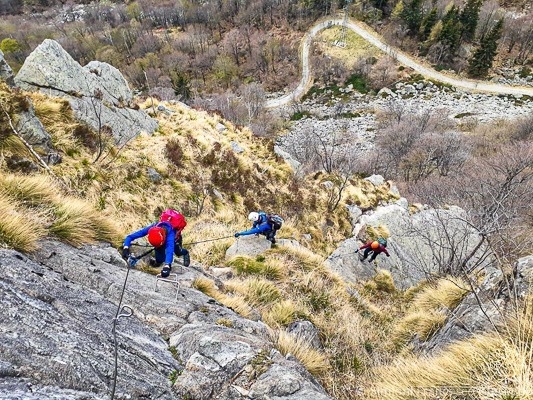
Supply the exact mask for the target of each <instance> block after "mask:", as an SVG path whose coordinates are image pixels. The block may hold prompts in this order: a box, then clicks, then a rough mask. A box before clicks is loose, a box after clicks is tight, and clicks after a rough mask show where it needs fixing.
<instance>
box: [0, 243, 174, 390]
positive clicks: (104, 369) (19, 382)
mask: <svg viewBox="0 0 533 400" xmlns="http://www.w3.org/2000/svg"><path fill="white" fill-rule="evenodd" d="M0 265H1V268H2V281H1V282H0V293H1V296H0V299H1V307H2V321H1V323H0V324H1V331H2V336H1V339H0V359H1V360H2V362H3V363H9V364H11V366H12V369H13V371H15V373H16V378H14V377H13V378H9V377H7V378H6V377H3V378H2V380H3V382H2V386H4V387H11V388H12V390H13V392H15V393H17V392H18V393H20V394H21V395H22V397H23V398H26V397H25V396H26V394H27V393H29V395H30V396H35V397H30V398H58V399H59V398H72V399H81V398H91V399H92V398H99V397H96V396H95V394H99V395H101V396H103V395H104V394H106V392H107V390H108V389H109V388H110V384H111V377H112V374H113V359H112V354H113V350H112V349H113V348H112V343H113V337H112V334H111V321H112V318H113V317H114V314H115V311H116V307H115V306H114V305H113V304H112V303H111V302H109V301H108V300H106V299H104V298H103V297H102V295H100V294H98V293H94V292H91V291H88V290H86V289H84V288H83V286H82V285H80V284H79V283H76V282H73V281H70V280H68V279H65V276H63V275H62V274H61V273H58V272H56V271H54V270H52V269H50V268H47V267H46V266H40V265H38V264H37V263H35V262H32V261H31V260H29V259H27V258H26V257H24V256H22V255H20V254H19V253H17V252H15V251H8V250H4V251H1V252H0ZM93 268H94V267H93ZM118 332H119V334H118V340H119V342H120V348H119V355H118V357H119V360H120V375H119V381H118V392H119V393H121V394H129V395H130V396H133V397H137V398H138V397H142V396H149V395H150V394H151V393H159V394H160V395H161V398H163V399H172V398H173V396H172V394H171V390H170V384H169V382H168V379H167V377H166V376H167V374H168V373H170V372H171V371H172V370H173V369H178V368H179V365H178V363H177V361H176V360H174V359H173V358H172V356H171V354H170V353H169V352H168V350H167V344H166V343H165V341H164V340H162V339H161V337H159V336H158V335H157V333H156V332H155V331H154V330H153V329H150V328H148V327H146V326H144V325H143V324H142V323H141V321H139V319H138V318H136V317H132V318H124V319H121V320H120V322H119V324H118ZM30 384H31V385H33V384H38V385H41V386H42V387H41V389H40V390H39V391H38V392H37V393H40V394H37V393H33V394H31V393H32V391H33V390H32V388H31V386H30ZM67 389H68V390H67ZM45 393H46V394H47V395H46V397H45V396H44V394H45ZM40 396H42V397H40ZM54 396H55V397H54ZM62 396H65V397H62ZM83 396H85V397H83ZM0 398H1V396H0ZM4 398H11V399H13V398H14V397H4Z"/></svg>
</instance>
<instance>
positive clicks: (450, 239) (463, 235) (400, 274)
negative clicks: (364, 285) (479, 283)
mask: <svg viewBox="0 0 533 400" xmlns="http://www.w3.org/2000/svg"><path fill="white" fill-rule="evenodd" d="M464 217H465V215H464V211H463V210H461V209H460V208H458V207H450V208H449V209H447V210H434V209H428V210H423V211H420V212H418V213H416V214H414V215H410V214H409V211H408V210H407V209H406V208H405V207H404V205H398V204H392V205H388V206H384V207H378V208H376V210H375V211H374V212H373V213H369V214H363V215H362V216H361V217H360V218H359V220H358V221H357V224H356V226H355V228H354V231H353V234H354V237H352V238H350V239H348V240H346V241H344V242H343V243H342V244H341V245H340V247H339V248H337V250H335V251H334V252H333V254H332V255H331V256H330V257H329V258H328V259H327V260H326V261H325V264H326V266H328V267H329V268H331V269H332V270H333V271H335V272H337V273H338V274H340V275H341V276H342V277H343V278H344V279H346V280H347V281H349V282H355V281H357V280H366V279H370V278H371V277H372V276H373V275H374V273H375V268H376V265H374V264H372V263H368V261H361V260H360V258H359V257H358V256H357V255H356V254H353V252H354V250H355V249H357V248H359V247H360V246H361V244H362V243H364V241H366V240H367V239H368V237H367V234H366V231H367V229H386V230H388V232H389V234H390V237H389V238H388V239H387V241H388V246H387V250H388V251H389V253H390V257H386V255H385V254H380V255H379V256H378V258H377V260H376V261H377V264H378V266H379V268H382V269H386V270H388V271H390V272H391V274H392V276H393V278H394V281H395V284H396V285H397V286H398V287H400V288H402V289H405V288H408V287H410V286H414V285H416V284H417V283H418V282H420V280H422V279H424V278H426V277H427V276H428V274H431V273H434V272H439V269H440V270H441V272H443V271H442V268H445V267H447V266H448V265H449V263H448V261H447V260H450V259H451V253H450V251H449V249H448V248H449V246H450V245H451V244H452V243H453V244H454V247H457V246H456V244H457V243H461V246H459V248H460V250H459V252H458V253H456V254H454V257H455V260H456V263H457V262H459V260H462V259H464V258H465V257H466V256H467V255H468V254H469V253H470V252H471V251H472V250H473V248H474V247H475V246H476V245H477V244H478V242H479V240H480V236H479V235H478V234H477V233H476V232H475V231H474V230H473V229H472V228H470V227H469V226H468V225H467V224H466V223H465V222H464ZM482 250H483V248H482ZM481 253H482V251H481V250H480V253H479V254H480V255H481ZM478 259H479V258H478V257H477V256H476V257H473V258H472V260H471V261H470V262H469V264H468V265H472V263H474V262H477V261H478ZM489 262H490V258H489V259H488V260H486V261H485V262H484V263H483V265H488V263H489Z"/></svg>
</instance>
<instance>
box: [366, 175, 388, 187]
mask: <svg viewBox="0 0 533 400" xmlns="http://www.w3.org/2000/svg"><path fill="white" fill-rule="evenodd" d="M364 180H365V181H368V182H370V183H371V184H372V185H374V186H381V185H383V184H384V183H385V178H383V177H382V176H381V175H371V176H369V177H368V178H365V179H364Z"/></svg>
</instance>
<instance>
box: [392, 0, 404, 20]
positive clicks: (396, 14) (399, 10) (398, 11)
mask: <svg viewBox="0 0 533 400" xmlns="http://www.w3.org/2000/svg"><path fill="white" fill-rule="evenodd" d="M404 8H405V6H404V5H403V1H402V0H400V1H399V2H398V3H396V5H395V6H394V9H393V10H392V13H391V18H392V19H401V18H402V15H403V10H404Z"/></svg>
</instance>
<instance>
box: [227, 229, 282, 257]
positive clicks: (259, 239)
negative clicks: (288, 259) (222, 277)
mask: <svg viewBox="0 0 533 400" xmlns="http://www.w3.org/2000/svg"><path fill="white" fill-rule="evenodd" d="M271 247H272V243H271V242H270V241H269V240H266V239H265V238H264V236H255V235H249V236H241V237H239V238H237V239H236V240H235V243H233V244H232V245H231V246H230V247H229V248H228V249H227V250H226V259H228V260H229V259H230V258H232V257H236V256H249V257H255V256H258V255H259V254H262V253H264V252H265V251H267V250H269V249H270V248H271Z"/></svg>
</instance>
